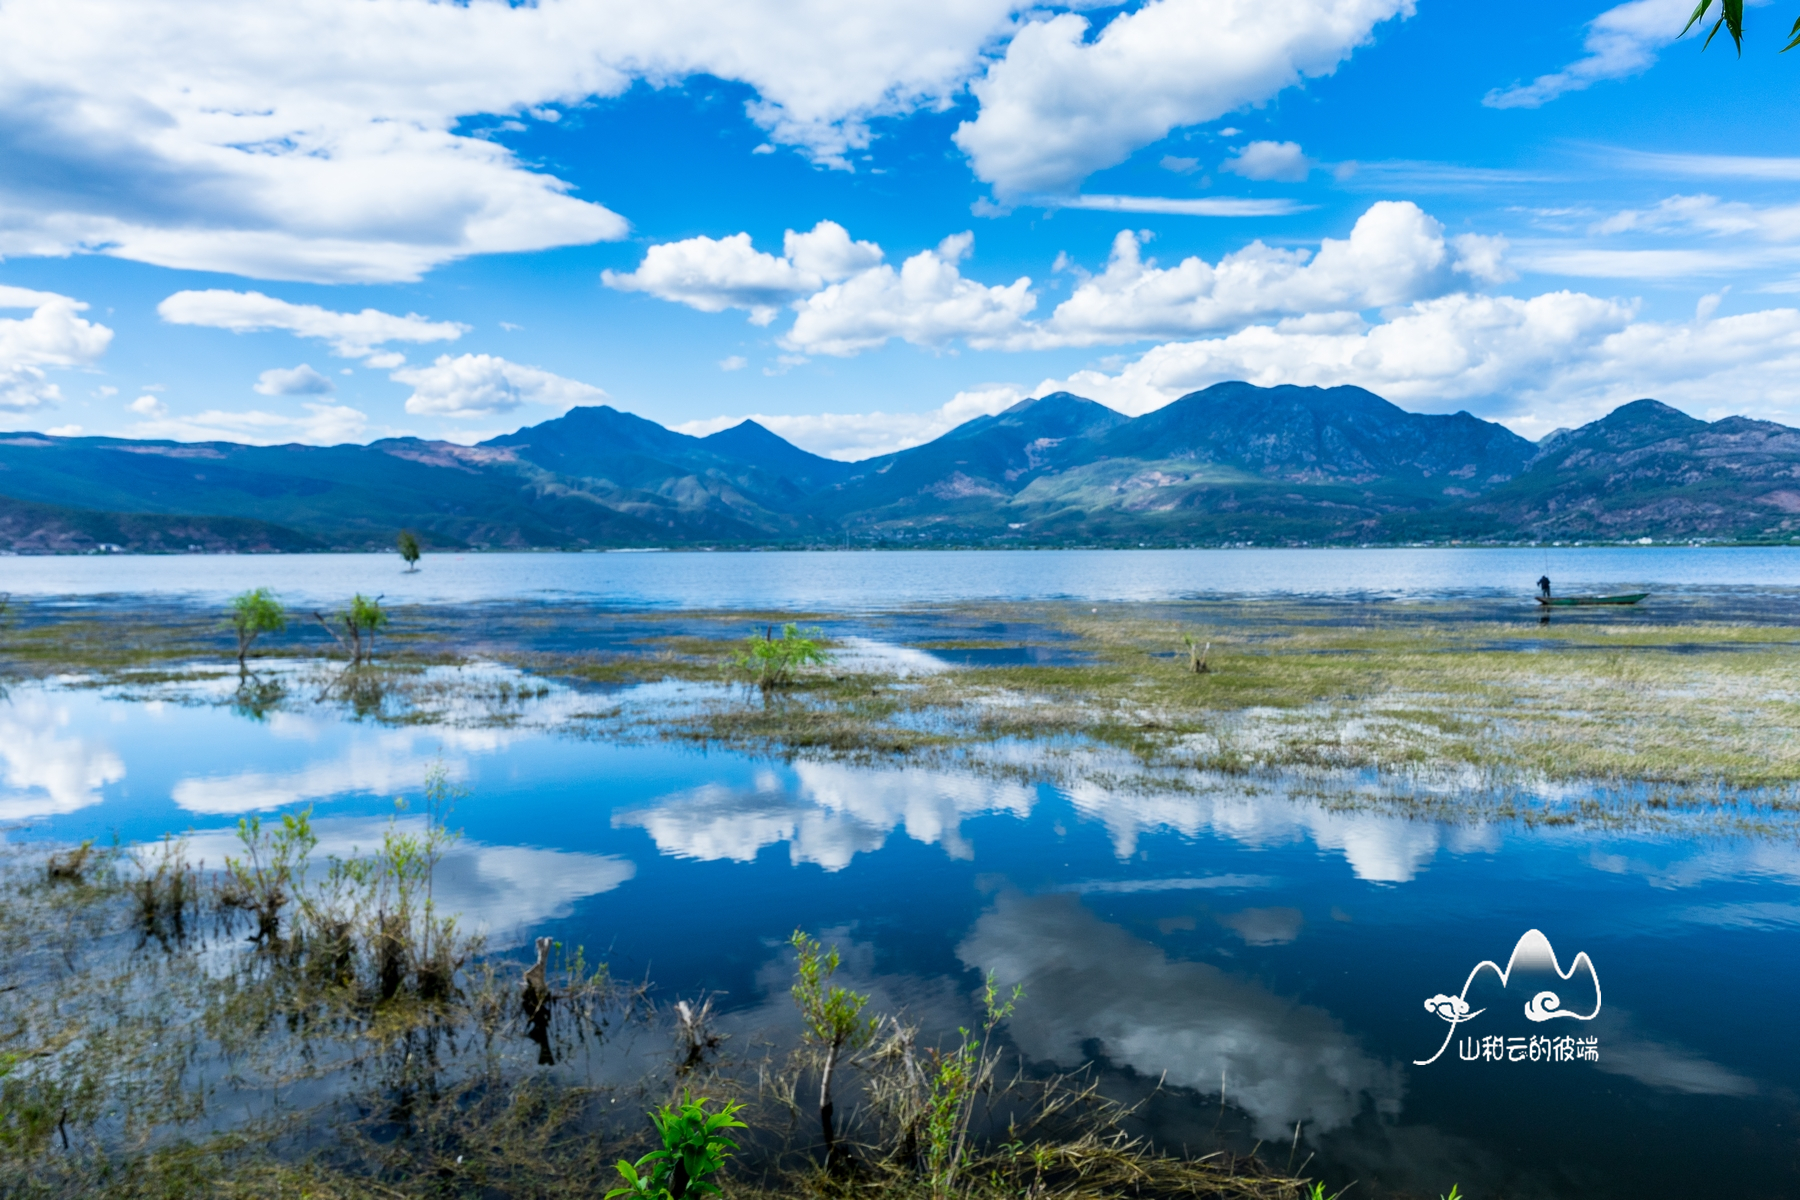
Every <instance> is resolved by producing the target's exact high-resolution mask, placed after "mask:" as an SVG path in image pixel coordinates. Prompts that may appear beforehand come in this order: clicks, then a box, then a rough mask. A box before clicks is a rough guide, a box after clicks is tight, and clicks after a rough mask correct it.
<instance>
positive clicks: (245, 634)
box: [231, 587, 287, 669]
mask: <svg viewBox="0 0 1800 1200" xmlns="http://www.w3.org/2000/svg"><path fill="white" fill-rule="evenodd" d="M231 628H232V629H233V630H234V631H235V632H236V633H237V660H238V667H239V668H240V669H241V668H242V667H243V665H244V656H245V655H247V654H249V653H250V646H251V644H252V643H254V642H255V641H256V639H257V638H259V637H261V636H262V635H263V634H265V633H280V632H281V631H282V630H283V629H286V628H287V613H285V612H284V611H282V608H281V604H280V602H279V601H277V600H276V599H275V595H274V593H273V592H271V591H269V589H268V588H266V587H259V588H251V589H250V590H249V591H247V592H240V593H239V594H237V595H236V596H233V597H232V598H231Z"/></svg>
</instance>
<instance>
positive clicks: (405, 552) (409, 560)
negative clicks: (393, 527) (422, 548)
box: [394, 529, 419, 571]
mask: <svg viewBox="0 0 1800 1200" xmlns="http://www.w3.org/2000/svg"><path fill="white" fill-rule="evenodd" d="M394 545H395V547H396V548H398V549H399V551H400V557H401V558H403V559H405V560H406V569H407V570H409V571H416V570H418V569H419V539H418V537H417V536H415V535H414V533H413V531H412V530H410V529H402V530H401V531H400V536H399V537H396V538H395V539H394Z"/></svg>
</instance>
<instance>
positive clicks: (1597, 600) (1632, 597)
mask: <svg viewBox="0 0 1800 1200" xmlns="http://www.w3.org/2000/svg"><path fill="white" fill-rule="evenodd" d="M1649 594H1650V593H1649V592H1622V593H1620V594H1619V595H1617V596H1539V597H1538V598H1537V602H1538V603H1539V604H1541V605H1543V606H1544V607H1545V608H1575V607H1585V606H1587V605H1590V604H1636V603H1637V602H1638V601H1639V600H1642V599H1643V598H1644V597H1645V596H1648V595H1649Z"/></svg>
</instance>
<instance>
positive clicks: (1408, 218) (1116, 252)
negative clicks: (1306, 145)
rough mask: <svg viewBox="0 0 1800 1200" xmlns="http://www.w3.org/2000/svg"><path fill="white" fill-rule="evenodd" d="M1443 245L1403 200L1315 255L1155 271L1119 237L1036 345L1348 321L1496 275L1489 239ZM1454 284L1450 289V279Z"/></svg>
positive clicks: (1261, 249)
mask: <svg viewBox="0 0 1800 1200" xmlns="http://www.w3.org/2000/svg"><path fill="white" fill-rule="evenodd" d="M1463 239H1464V240H1459V241H1456V242H1450V241H1446V239H1445V237H1444V229H1443V226H1442V225H1440V224H1439V223H1438V222H1437V221H1436V220H1434V219H1433V218H1431V217H1430V216H1428V215H1426V214H1425V213H1424V212H1423V211H1421V210H1420V209H1419V207H1418V206H1417V205H1415V204H1412V203H1411V202H1408V201H1401V202H1394V201H1382V202H1380V203H1377V204H1374V205H1372V206H1371V207H1370V208H1369V210H1368V211H1367V212H1365V213H1364V214H1363V215H1362V216H1361V218H1359V219H1358V220H1357V222H1356V225H1355V227H1354V228H1352V229H1351V231H1350V236H1349V238H1347V239H1337V238H1326V239H1324V241H1322V242H1321V243H1320V245H1319V250H1318V253H1317V254H1311V253H1309V252H1308V251H1305V250H1277V249H1271V248H1270V247H1268V246H1266V245H1264V244H1263V243H1262V242H1260V241H1257V242H1252V243H1251V244H1250V245H1248V246H1246V247H1245V248H1244V249H1242V250H1238V251H1236V252H1234V253H1232V254H1228V255H1226V256H1225V257H1223V258H1221V259H1220V260H1219V262H1218V265H1217V266H1214V265H1212V264H1209V263H1207V262H1206V261H1205V260H1204V259H1201V258H1197V257H1196V258H1187V259H1183V260H1182V261H1181V262H1180V263H1179V264H1177V265H1175V266H1172V267H1167V268H1159V267H1157V266H1156V265H1155V263H1154V260H1150V261H1145V260H1144V259H1143V258H1142V256H1141V254H1140V245H1141V244H1140V242H1139V239H1138V236H1137V235H1136V234H1134V233H1132V232H1131V231H1129V230H1126V231H1123V232H1121V233H1120V234H1119V235H1118V236H1117V237H1116V238H1114V240H1113V250H1112V257H1111V259H1110V261H1109V262H1108V263H1107V266H1106V270H1105V271H1104V272H1103V273H1102V274H1099V275H1095V276H1092V277H1090V278H1088V279H1086V280H1084V281H1083V282H1082V283H1081V284H1080V285H1078V286H1077V287H1076V289H1075V292H1074V294H1073V295H1071V296H1070V297H1069V299H1067V300H1065V301H1063V303H1062V304H1060V305H1058V306H1057V309H1056V312H1055V313H1054V314H1053V315H1052V317H1051V319H1050V320H1049V321H1048V322H1047V323H1046V325H1045V327H1044V329H1043V330H1042V333H1041V337H1040V344H1058V345H1092V344H1095V343H1098V342H1107V341H1127V340H1131V339H1134V338H1141V337H1146V336H1155V335H1158V334H1162V335H1168V334H1174V333H1196V332H1202V331H1209V330H1216V329H1226V328H1233V327H1236V326H1240V325H1243V324H1245V323H1247V322H1249V321H1251V320H1255V319H1257V318H1259V317H1268V316H1271V315H1277V314H1307V313H1330V312H1357V311H1361V310H1363V309H1368V308H1380V307H1384V306H1387V305H1393V304H1402V303H1407V302H1410V301H1413V300H1417V299H1420V298H1423V297H1427V296H1432V295H1440V294H1443V293H1444V292H1447V291H1451V290H1454V289H1455V288H1456V287H1457V286H1458V284H1459V282H1461V283H1464V284H1466V282H1467V278H1468V276H1469V275H1470V274H1474V275H1477V276H1479V277H1481V278H1483V279H1488V278H1492V277H1493V276H1494V275H1496V274H1497V273H1498V272H1499V271H1500V269H1501V266H1500V249H1501V246H1502V245H1503V244H1502V243H1500V242H1498V241H1497V240H1496V239H1487V238H1482V237H1480V236H1479V235H1463ZM1459 274H1460V275H1461V280H1460V281H1459V279H1458V276H1459Z"/></svg>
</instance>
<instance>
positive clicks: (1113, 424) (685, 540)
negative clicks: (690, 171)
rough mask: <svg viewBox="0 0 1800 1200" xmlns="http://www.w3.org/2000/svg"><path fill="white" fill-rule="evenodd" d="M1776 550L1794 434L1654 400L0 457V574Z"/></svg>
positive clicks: (1782, 535) (615, 416) (1018, 414)
mask: <svg viewBox="0 0 1800 1200" xmlns="http://www.w3.org/2000/svg"><path fill="white" fill-rule="evenodd" d="M402 527H405V528H411V529H413V530H415V531H417V532H418V533H419V534H420V536H421V538H422V539H423V540H424V542H425V544H426V545H427V547H433V548H440V549H447V548H476V549H506V548H518V549H524V548H560V549H589V548H605V547H626V546H681V545H709V546H767V545H820V544H834V543H839V542H841V541H842V540H843V539H845V538H846V537H848V538H850V539H852V540H854V541H856V542H858V543H861V544H871V543H874V544H883V543H885V544H894V545H940V544H995V545H1057V544H1072V543H1073V544H1098V545H1109V544H1129V545H1137V544H1157V545H1163V544H1183V545H1194V544H1199V545H1216V544H1225V543H1241V542H1252V543H1256V544H1262V545H1270V544H1288V543H1308V544H1321V543H1324V544H1330V543H1351V544H1353V543H1361V542H1392V541H1414V540H1422V539H1431V540H1447V539H1459V540H1473V541H1481V540H1532V539H1538V538H1545V539H1560V540H1575V539H1620V538H1638V537H1655V538H1677V537H1678V538H1691V537H1705V538H1719V539H1753V540H1761V539H1770V538H1779V539H1782V540H1786V539H1788V538H1789V537H1792V536H1794V535H1796V534H1800V430H1794V429H1790V428H1788V427H1786V426H1783V425H1776V424H1773V423H1770V422H1766V421H1754V420H1750V419H1748V418H1743V417H1729V418H1726V419H1724V420H1721V421H1714V422H1711V423H1708V422H1706V421H1701V420H1697V419H1695V418H1693V417H1689V416H1687V415H1685V414H1683V413H1680V412H1678V411H1677V410H1675V409H1673V408H1670V407H1668V406H1667V405H1663V404H1659V403H1657V402H1656V401H1654V400H1639V401H1634V402H1633V403H1630V404H1626V405H1624V406H1622V407H1620V408H1618V409H1616V410H1615V411H1614V412H1612V413H1610V414H1608V415H1607V416H1606V417H1604V418H1602V419H1601V420H1599V421H1595V422H1593V423H1592V424H1589V425H1585V426H1583V427H1581V428H1580V429H1575V430H1560V431H1558V432H1557V433H1555V434H1553V435H1551V436H1550V437H1547V438H1545V439H1544V440H1543V442H1541V443H1535V444H1534V443H1532V442H1528V441H1526V440H1525V439H1523V438H1521V437H1519V436H1518V435H1516V434H1514V433H1512V432H1511V431H1509V430H1507V429H1506V428H1505V427H1503V426H1500V425H1497V424H1494V423H1493V422H1489V421H1483V420H1480V419H1479V418H1476V417H1473V416H1470V415H1469V414H1467V413H1456V414H1454V415H1449V416H1443V415H1432V414H1422V413H1413V412H1407V411H1406V410H1404V409H1401V408H1399V407H1397V406H1395V405H1393V404H1390V403H1389V402H1387V401H1386V400H1383V399H1382V398H1381V397H1379V396H1376V395H1375V394H1373V393H1371V392H1368V391H1365V390H1363V389H1361V388H1354V387H1338V388H1308V387H1277V388H1258V387H1254V386H1252V385H1250V384H1245V383H1223V384H1218V385H1215V386H1213V387H1210V388H1206V389H1204V390H1203V391H1199V392H1194V393H1191V394H1189V395H1187V396H1183V397H1182V398H1180V399H1179V400H1176V401H1175V402H1173V403H1171V404H1169V405H1167V406H1165V407H1163V408H1161V409H1158V410H1156V411H1154V412H1151V413H1147V414H1145V415H1143V416H1140V417H1136V418H1128V417H1125V416H1124V415H1122V414H1120V413H1118V412H1115V411H1113V410H1112V409H1109V408H1106V407H1104V406H1103V405H1099V404H1096V403H1094V402H1093V401H1091V400H1086V399H1083V398H1082V397H1079V396H1074V395H1070V394H1068V393H1066V392H1058V393H1054V394H1051V395H1048V396H1043V397H1040V398H1037V399H1033V400H1025V401H1021V402H1020V403H1019V404H1016V405H1014V406H1013V407H1012V408H1009V409H1007V410H1006V411H1005V412H1002V413H999V414H996V415H994V416H991V417H980V418H977V419H975V420H973V421H969V422H967V423H965V424H963V425H961V426H958V427H957V428H956V429H953V430H951V431H950V432H949V433H947V434H945V435H943V436H942V437H940V438H937V439H936V440H934V441H931V442H928V443H926V444H924V445H921V446H915V447H913V448H911V449H908V450H903V451H900V452H899V453H896V454H888V455H883V456H880V457H878V458H873V459H868V460H865V461H862V462H857V463H843V462H837V461H834V460H831V459H827V458H822V457H820V456H818V455H815V454H810V453H808V452H806V451H804V450H802V449H800V448H799V447H797V446H794V445H792V444H791V443H789V442H786V441H784V440H783V439H781V438H779V437H777V436H776V435H775V434H773V433H771V432H770V431H769V430H767V429H765V428H763V427H762V426H760V425H757V424H756V423H755V422H751V421H745V422H742V423H741V424H739V425H737V426H734V427H733V428H730V429H727V430H723V431H721V432H719V433H715V434H712V435H710V436H708V437H692V436H689V435H687V434H682V433H677V432H675V431H673V430H670V429H666V428H664V427H663V426H661V425H658V424H656V423H655V422H653V421H647V420H645V419H643V418H642V417H637V416H633V415H632V414H629V413H624V412H620V411H618V410H616V409H613V408H610V407H607V406H595V407H584V408H577V409H574V410H573V411H571V412H570V413H568V414H567V415H566V416H563V417H559V418H557V419H555V420H551V421H546V422H543V423H542V424H539V425H534V426H531V427H529V428H526V429H522V430H520V431H518V432H517V433H512V434H508V435H506V436H504V437H498V438H494V439H492V440H490V441H487V442H484V443H482V444H480V445H477V446H460V445H453V444H451V443H447V442H433V441H425V440H421V439H417V438H396V439H387V440H383V441H379V442H375V443H373V444H371V445H367V446H359V445H342V446H324V447H319V446H298V445H288V446H244V445H239V444H237V443H231V442H204V443H176V442H161V441H134V440H129V439H122V438H65V437H55V436H50V435H46V434H14V435H7V436H4V437H0V548H5V549H11V550H14V551H16V552H22V553H55V552H72V551H82V550H88V549H93V548H95V547H97V546H99V545H101V544H103V543H104V544H111V545H119V546H123V547H125V548H127V549H133V550H145V551H165V550H186V549H188V548H189V547H194V546H198V547H204V548H206V549H208V550H240V551H275V550H306V549H322V548H337V549H361V548H385V547H387V546H390V545H391V544H392V540H393V536H394V533H395V532H396V531H397V530H398V529H400V528H402Z"/></svg>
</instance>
